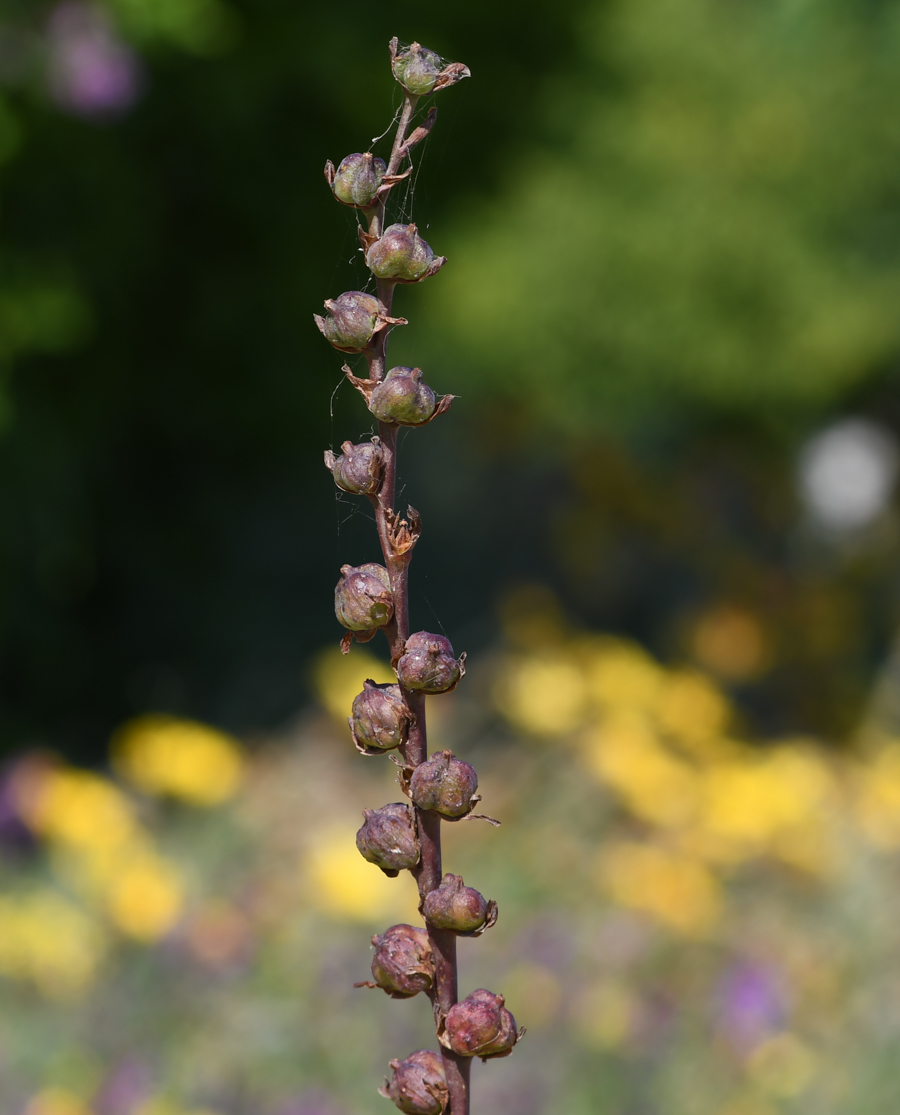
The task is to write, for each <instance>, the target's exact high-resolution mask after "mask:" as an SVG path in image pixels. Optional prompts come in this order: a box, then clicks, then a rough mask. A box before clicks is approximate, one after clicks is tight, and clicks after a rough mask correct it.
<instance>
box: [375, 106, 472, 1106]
mask: <svg viewBox="0 0 900 1115" xmlns="http://www.w3.org/2000/svg"><path fill="white" fill-rule="evenodd" d="M417 99H418V98H416V97H412V96H410V95H409V94H405V101H404V105H403V111H402V113H401V115H400V121H399V123H398V125H397V133H396V135H395V136H394V146H393V149H392V151H391V160H390V163H389V164H388V168H387V174H396V172H397V170H398V169H399V164H400V162H401V154H400V151H401V148H402V145H403V142H404V140H405V138H406V133H407V130H408V128H409V124H410V121H411V120H412V115H413V111H414V109H415V106H416V101H417ZM383 224H384V202H383V201H382V202H380V203H379V205H378V206H377V208H376V210H375V212H374V213H373V214H372V215H371V216H370V218H369V232H370V233H371V234H372V235H378V236H380V235H381V232H382V231H383ZM396 285H397V284H396V283H394V282H391V281H390V280H387V281H385V280H379V281H378V288H377V289H378V298H379V299H380V301H381V302H383V303H384V305H385V306H386V307H387V311H388V313H390V311H391V304H392V302H393V299H394V289H395V287H396ZM388 333H389V330H384V331H383V332H381V333H379V335H378V339H377V341H376V343H375V345H374V347H373V349H372V351H371V353H368V354H367V356H368V361H369V378H370V379H373V380H378V381H380V380H382V379H383V378H384V374H385V368H386V359H387V342H388ZM397 432H398V430H397V427H396V426H395V425H393V424H386V423H384V422H379V423H378V434H379V437H380V438H381V448H382V454H383V458H384V474H383V478H382V482H381V487H380V489H379V491H378V495H377V496H373V497H372V502H373V504H374V507H375V521H376V525H377V528H378V538H379V541H380V542H381V549H382V553H383V554H384V562H385V568H386V569H387V571H388V574H389V576H390V579H391V595H392V596H393V600H394V622H393V623H392V624H391V626H390V633H389V634H388V632H387V631H386V632H385V633H386V634H388V639H389V642H390V647H391V658H392V659H393V660H394V661H395V662H396V660H397V658H399V656H400V655H401V654H402V653H403V648H404V646H405V644H406V640H407V639H408V638H409V563H410V561H411V559H412V550H407V551H406V552H405V553H403V554H399V555H397V554H395V553H394V550H393V547H392V545H391V540H390V531H389V527H388V514H389V513H392V512H393V511H394V500H395V498H396V485H397ZM401 690H402V692H403V696H404V699H405V700H406V704H407V707H408V708H409V710H410V712H412V714H413V716H414V717H415V719H414V721H413V723H412V725H411V727H410V731H409V739H408V740H407V742H406V744H405V745H404V747H403V748H401V751H402V753H403V758H404V760H405V763H406V766H407V767H416V766H418V765H419V764H420V763H424V762H425V760H426V759H427V758H428V738H427V730H426V723H425V695H424V694H423V693H418V692H415V691H413V690H409V689H405V688H404V687H403V686H401ZM416 816H417V820H418V830H419V841H420V844H421V847H422V859H421V862H420V864H419V866H418V868H417V869H416V870H415V872H414V873H413V874H414V876H415V879H416V882H417V884H418V887H419V897H420V898H421V899H422V900H424V898H425V896H426V895H427V894H429V893H430V892H431V891H432V890H436V889H437V887H438V886H439V885H440V882H441V878H442V867H441V818H440V815H439V814H438V813H435V812H433V811H431V810H421V809H419V808H418V807H417V808H416ZM425 927H426V930H427V932H428V937H429V940H430V941H431V947H432V950H433V953H434V961H435V989H434V993H433V996H432V1002H433V1004H434V1007H435V1016H436V1018H437V1017H444V1016H445V1015H446V1014H447V1011H449V1009H450V1008H451V1007H452V1006H453V1004H454V1003H455V1002H456V1001H457V994H458V992H457V983H458V980H457V963H456V934H455V933H452V932H450V931H448V930H442V929H435V928H434V927H433V926H431V925H428V923H427V922H426V926H425ZM441 1057H442V1059H443V1062H444V1072H445V1074H446V1077H447V1087H448V1089H449V1092H450V1106H449V1108H448V1115H469V1073H470V1070H471V1058H470V1057H459V1056H457V1055H456V1054H455V1053H453V1052H451V1051H450V1050H449V1049H445V1048H444V1047H443V1046H442V1047H441Z"/></svg>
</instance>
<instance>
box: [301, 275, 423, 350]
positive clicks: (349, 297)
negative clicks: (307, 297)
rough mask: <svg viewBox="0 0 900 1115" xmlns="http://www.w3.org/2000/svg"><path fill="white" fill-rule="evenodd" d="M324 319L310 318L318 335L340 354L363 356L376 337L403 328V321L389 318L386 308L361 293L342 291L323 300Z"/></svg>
mask: <svg viewBox="0 0 900 1115" xmlns="http://www.w3.org/2000/svg"><path fill="white" fill-rule="evenodd" d="M325 309H326V310H327V311H328V314H329V316H328V317H327V318H323V317H320V316H319V314H313V318H314V319H315V322H316V325H317V326H318V327H319V332H320V333H321V334H322V335H323V336H324V337H325V339H326V340H327V341H329V342H330V343H331V344H332V345H334V347H335V348H336V349H337V350H338V351H339V352H365V351H366V349H368V348H370V347H371V345H372V341H373V340H374V338H375V335H376V334H377V333H378V332H380V331H381V330H382V329H387V328H388V326H391V325H406V318H402V317H390V316H389V315H388V311H387V306H385V305H384V303H382V302H380V301H379V300H378V299H377V298H376V297H375V296H374V295H372V294H365V293H364V292H363V291H361V290H348V291H345V292H344V293H343V294H342V295H341V296H340V297H339V298H335V299H331V298H326V299H325Z"/></svg>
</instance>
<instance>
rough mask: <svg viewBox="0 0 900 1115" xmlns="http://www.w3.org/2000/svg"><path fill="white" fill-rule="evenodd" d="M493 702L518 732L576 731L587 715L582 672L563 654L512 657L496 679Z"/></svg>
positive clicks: (543, 733)
mask: <svg viewBox="0 0 900 1115" xmlns="http://www.w3.org/2000/svg"><path fill="white" fill-rule="evenodd" d="M494 701H495V703H496V705H497V708H499V709H500V711H501V712H502V713H503V715H504V716H505V717H506V718H507V719H508V720H509V721H510V723H511V724H513V725H514V726H515V727H516V728H519V729H520V730H521V731H524V732H528V733H530V734H532V735H536V736H556V735H564V734H565V733H567V732H571V731H572V730H573V729H574V728H577V727H578V726H579V725H580V724H581V723H582V722H583V720H584V717H585V714H586V712H587V690H586V684H585V677H584V672H583V671H582V670H581V669H580V667H579V666H578V665H577V664H576V662H575V660H574V659H573V658H572V657H570V656H569V655H568V654H566V653H564V652H560V653H558V654H557V653H554V654H548V655H530V656H528V657H517V658H511V659H509V660H508V661H507V663H506V666H505V668H504V669H503V670H502V671H501V672H500V675H499V676H498V678H497V682H496V684H495V686H494Z"/></svg>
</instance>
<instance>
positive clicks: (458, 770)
mask: <svg viewBox="0 0 900 1115" xmlns="http://www.w3.org/2000/svg"><path fill="white" fill-rule="evenodd" d="M477 789H478V775H477V773H476V771H475V768H474V767H473V766H470V765H469V764H468V763H466V762H464V761H463V760H462V759H457V758H456V756H455V755H454V754H453V752H452V751H436V752H435V753H434V754H433V755H432V756H431V758H429V759H427V760H426V761H425V762H424V763H420V764H419V765H418V766H417V767H416V769H415V770H414V771H413V773H412V777H411V778H410V780H409V796H410V797H411V798H412V800H413V803H414V804H415V805H417V806H418V807H419V809H433V810H434V811H435V813H440V814H441V816H442V817H447V818H448V819H449V820H451V821H455V820H457V819H458V818H459V817H465V816H466V814H467V813H471V811H472V810H473V809H474V807H475V805H476V803H477V802H479V801H480V800H481V799H480V797H479V796H478V794H477V793H476V790H477Z"/></svg>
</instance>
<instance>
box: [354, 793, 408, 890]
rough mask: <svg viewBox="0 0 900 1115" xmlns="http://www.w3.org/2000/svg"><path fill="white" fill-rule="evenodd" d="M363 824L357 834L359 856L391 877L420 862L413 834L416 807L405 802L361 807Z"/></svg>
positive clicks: (394, 877)
mask: <svg viewBox="0 0 900 1115" xmlns="http://www.w3.org/2000/svg"><path fill="white" fill-rule="evenodd" d="M363 817H364V818H365V820H364V821H363V824H362V827H361V828H360V830H359V832H358V833H357V834H356V846H357V848H359V851H360V855H362V857H363V859H367V860H368V861H369V863H374V864H375V865H376V866H377V867H380V868H381V870H382V871H383V872H384V873H385V875H387V876H388V877H389V878H391V879H396V877H397V876H398V875H399V874H400V872H401V871H409V870H411V869H412V868H413V867H415V866H416V864H417V863H418V862H419V858H420V856H421V851H420V849H419V838H418V836H417V834H416V821H415V810H414V809H412V807H411V806H409V805H407V804H406V803H405V802H402V801H398V802H393V803H391V804H390V805H383V806H382V807H381V808H380V809H364V810H363Z"/></svg>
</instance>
